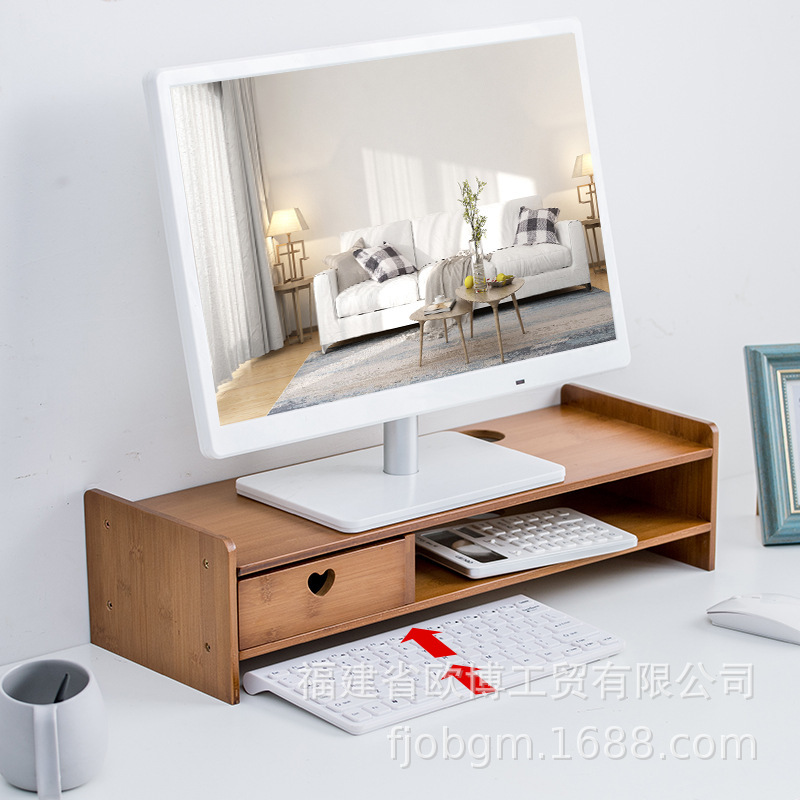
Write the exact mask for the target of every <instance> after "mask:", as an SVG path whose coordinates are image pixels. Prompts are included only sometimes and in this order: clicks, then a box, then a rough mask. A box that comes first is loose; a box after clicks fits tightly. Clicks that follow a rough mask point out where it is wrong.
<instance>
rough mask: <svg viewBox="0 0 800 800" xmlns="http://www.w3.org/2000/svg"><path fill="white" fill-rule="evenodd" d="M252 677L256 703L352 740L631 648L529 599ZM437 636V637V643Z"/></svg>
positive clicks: (248, 682)
mask: <svg viewBox="0 0 800 800" xmlns="http://www.w3.org/2000/svg"><path fill="white" fill-rule="evenodd" d="M413 629H414V630H421V631H428V633H427V634H426V633H420V634H412V636H414V637H418V638H411V639H409V638H408V636H409V633H410V632H411V631H412V626H410V625H406V626H404V627H403V628H398V629H397V630H394V631H390V632H388V633H383V634H380V635H379V636H372V637H369V638H366V639H361V640H359V641H356V642H351V643H349V644H345V645H341V646H340V647H337V648H333V649H331V650H324V651H320V652H318V653H312V654H310V655H307V656H304V657H303V658H296V659H292V660H289V661H284V662H281V663H279V664H273V665H271V666H268V667H263V668H261V669H256V670H252V671H251V672H247V673H245V675H244V679H243V686H244V689H245V691H246V692H248V693H249V694H257V693H258V692H274V693H275V694H277V695H279V696H280V697H283V698H284V699H285V700H288V701H289V702H291V703H294V704H295V705H297V706H300V708H303V709H305V710H306V711H310V712H311V713H312V714H316V716H318V717H321V718H322V719H324V720H326V721H327V722H331V723H333V724H334V725H337V726H338V727H340V728H342V729H343V730H345V731H347V732H348V733H356V734H358V733H367V732H369V731H374V730H377V729H378V728H383V727H386V726H390V725H396V724H397V723H398V722H402V721H403V720H408V719H411V718H413V717H419V716H421V715H422V714H427V713H429V712H431V711H437V710H438V709H441V708H447V707H449V706H452V705H456V704H457V703H463V702H466V701H467V700H473V699H475V698H477V697H482V696H486V695H491V694H493V693H494V692H495V691H496V690H498V689H507V688H509V687H517V686H523V685H525V686H527V684H528V683H529V682H530V681H533V680H536V679H539V678H543V677H545V676H548V675H551V674H552V673H553V670H554V668H555V666H556V665H557V664H572V665H578V664H587V663H589V662H590V661H597V660H598V659H601V658H607V657H608V656H611V655H614V654H615V653H618V652H619V651H620V650H621V649H622V642H621V641H620V640H619V639H618V638H616V637H615V636H612V635H611V634H608V633H605V632H604V631H601V630H598V629H597V628H595V627H593V626H592V625H587V624H586V623H583V622H580V621H579V620H577V619H574V618H573V617H570V616H568V615H567V614H563V613H562V612H560V611H556V610H555V609H553V608H550V607H549V606H546V605H544V604H543V603H538V602H536V601H535V600H531V599H530V598H529V597H525V596H524V595H517V596H515V597H511V598H509V599H507V600H500V601H497V602H494V603H486V604H484V605H481V606H478V607H476V608H472V609H469V610H467V611H459V612H457V613H455V614H447V615H446V616H441V617H435V618H434V619H430V620H426V621H425V622H422V623H418V624H417V625H414V626H413ZM431 631H434V632H435V635H434V634H431Z"/></svg>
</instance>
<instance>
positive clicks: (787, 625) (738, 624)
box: [706, 593, 800, 644]
mask: <svg viewBox="0 0 800 800" xmlns="http://www.w3.org/2000/svg"><path fill="white" fill-rule="evenodd" d="M706 613H707V614H708V616H709V618H710V619H711V621H712V622H713V623H714V624H715V625H719V626H721V627H723V628H732V629H733V630H735V631H744V632H745V633H754V634H756V635H757V636H767V637H769V638H770V639H780V640H781V641H782V642H791V643H792V644H800V598H798V597H792V596H791V595H788V594H767V593H764V594H747V595H734V596H733V597H731V598H729V599H728V600H723V601H722V602H721V603H717V604H716V605H713V606H711V608H709V609H708V611H707V612H706Z"/></svg>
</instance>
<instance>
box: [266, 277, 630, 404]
mask: <svg viewBox="0 0 800 800" xmlns="http://www.w3.org/2000/svg"><path fill="white" fill-rule="evenodd" d="M519 309H520V314H521V316H522V322H523V325H524V327H525V333H524V334H523V333H522V331H521V330H520V326H519V321H518V320H517V315H516V314H515V312H514V307H513V305H512V304H511V303H503V304H501V306H500V330H501V332H502V336H503V351H504V354H505V360H506V363H508V362H513V361H522V360H524V359H528V358H533V357H535V356H540V355H545V354H548V353H558V352H561V351H563V350H571V349H573V348H576V347H586V346H588V345H592V344H597V343H598V342H607V341H610V340H612V339H614V335H615V334H614V321H613V319H612V315H611V298H610V297H609V295H608V294H607V293H606V292H604V291H601V290H600V289H596V288H593V289H592V290H591V291H588V292H587V291H583V290H575V291H570V292H564V293H562V294H554V295H549V296H546V297H530V298H527V299H525V300H521V301H520V303H519ZM462 324H463V326H464V336H465V337H466V342H467V352H468V353H469V364H467V363H466V362H465V359H464V350H463V348H462V346H461V338H460V336H459V333H458V327H457V325H456V323H455V320H451V321H449V322H448V338H449V342H447V341H445V337H444V332H443V327H442V320H432V321H430V322H426V324H425V337H424V340H423V347H422V366H421V367H420V366H419V325H417V324H416V323H414V324H413V327H409V328H403V329H401V330H395V331H392V332H390V333H384V334H379V335H376V336H372V337H369V338H364V339H359V340H357V341H353V342H345V343H343V344H341V345H337V346H335V347H332V348H331V349H330V350H329V351H328V352H327V353H322V352H321V351H318V352H316V353H311V355H309V356H308V358H306V360H305V362H303V365H302V366H301V367H300V369H299V370H298V371H297V374H296V375H295V377H294V378H293V379H292V380H291V382H290V383H289V385H288V386H287V387H286V390H285V391H284V392H283V394H282V395H281V396H280V397H279V398H278V401H277V403H275V405H274V406H273V407H272V409H271V410H270V412H269V413H270V414H280V413H281V412H284V411H291V410H293V409H297V408H305V407H307V406H312V405H317V404H318V403H325V402H327V401H330V400H341V399H342V398H345V397H356V396H358V395H362V394H368V393H370V392H375V391H380V390H382V389H393V388H396V387H398V386H407V385H408V384H411V383H419V382H421V381H427V380H432V379H434V378H444V377H446V376H448V375H456V374H458V373H461V372H467V371H472V370H476V369H482V368H483V367H490V366H494V365H496V364H500V363H501V361H500V350H499V346H498V342H497V332H496V329H495V322H494V315H493V314H492V312H491V309H489V308H488V307H483V308H479V309H478V310H477V311H476V313H475V317H474V333H473V336H472V338H470V335H469V315H465V316H464V317H462Z"/></svg>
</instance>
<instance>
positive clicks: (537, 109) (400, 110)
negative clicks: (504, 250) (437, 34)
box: [255, 35, 590, 274]
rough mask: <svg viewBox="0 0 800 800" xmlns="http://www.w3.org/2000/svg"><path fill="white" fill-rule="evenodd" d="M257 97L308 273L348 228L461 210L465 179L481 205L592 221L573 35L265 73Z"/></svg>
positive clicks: (272, 182)
mask: <svg viewBox="0 0 800 800" xmlns="http://www.w3.org/2000/svg"><path fill="white" fill-rule="evenodd" d="M255 94H256V102H257V107H258V111H259V113H258V119H259V130H260V141H261V154H262V165H263V169H264V172H265V175H266V176H267V181H268V183H269V187H270V189H269V192H270V203H271V207H272V208H273V209H279V208H290V207H294V206H297V207H299V208H301V209H302V211H303V214H304V216H305V218H306V221H307V222H308V224H309V230H308V231H306V232H305V233H304V234H303V238H304V240H305V243H306V252H307V254H308V255H309V261H308V263H307V264H306V265H305V271H306V273H307V274H313V273H316V272H319V271H320V270H321V269H323V268H324V265H323V263H322V259H323V258H324V256H326V255H328V254H329V253H337V252H339V234H340V233H342V232H343V231H347V230H353V229H356V228H365V227H368V226H370V225H381V224H386V223H388V222H392V221H393V220H397V219H410V218H414V217H421V216H424V215H425V214H430V213H433V212H437V211H460V210H461V207H460V205H459V199H458V198H459V189H458V184H459V183H460V182H461V181H463V180H465V179H469V180H470V182H472V183H474V179H475V178H476V177H478V178H480V179H481V180H483V181H485V182H486V187H485V189H484V190H483V192H482V194H481V203H495V202H498V201H506V200H511V199H513V198H515V197H525V196H527V195H532V194H539V195H541V196H542V198H543V200H544V202H545V204H546V205H551V204H552V205H557V206H558V207H560V208H561V210H562V214H561V218H562V219H575V218H576V217H577V216H584V217H585V216H586V215H587V210H586V208H587V207H585V206H583V207H582V206H580V205H579V203H578V197H577V193H576V191H575V187H576V186H577V185H578V183H579V182H582V181H578V180H575V179H573V178H572V168H573V166H574V162H575V157H576V156H577V155H579V154H580V153H583V152H588V150H589V149H590V148H589V134H588V131H587V127H586V115H585V111H584V103H583V94H582V91H581V82H580V74H579V72H578V58H577V52H576V47H575V40H574V37H573V36H571V35H563V36H558V37H549V38H547V39H543V40H534V41H533V42H531V41H525V42H509V43H506V44H502V45H489V46H483V47H472V48H467V49H457V50H450V51H446V52H440V53H429V54H425V55H416V56H409V57H405V58H393V59H386V60H377V61H370V62H366V63H358V64H348V65H340V66H336V67H328V68H326V69H323V70H308V71H299V72H288V73H283V74H279V75H269V76H265V77H262V78H260V79H258V80H257V81H256V92H255ZM509 244H510V242H509ZM463 246H464V247H466V246H467V242H466V241H465V242H464V243H463Z"/></svg>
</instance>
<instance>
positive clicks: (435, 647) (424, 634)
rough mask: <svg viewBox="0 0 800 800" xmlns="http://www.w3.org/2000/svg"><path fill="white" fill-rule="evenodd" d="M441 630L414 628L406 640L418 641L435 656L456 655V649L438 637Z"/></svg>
mask: <svg viewBox="0 0 800 800" xmlns="http://www.w3.org/2000/svg"><path fill="white" fill-rule="evenodd" d="M437 633H439V631H429V630H426V629H425V628H412V629H411V630H410V631H409V632H408V634H407V635H406V638H405V639H403V641H404V642H408V641H409V640H410V641H412V642H416V643H417V644H418V645H419V646H420V647H423V648H425V650H427V651H428V652H429V653H430V654H431V655H432V656H433V657H434V658H441V657H442V656H454V655H455V654H456V651H455V650H451V649H450V648H449V647H448V646H447V645H446V644H443V643H442V642H440V641H439V640H438V639H437V638H436V634H437Z"/></svg>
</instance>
